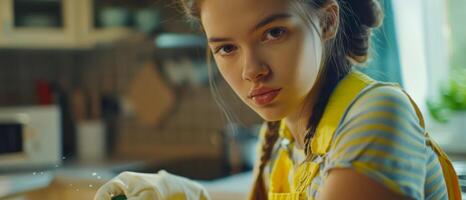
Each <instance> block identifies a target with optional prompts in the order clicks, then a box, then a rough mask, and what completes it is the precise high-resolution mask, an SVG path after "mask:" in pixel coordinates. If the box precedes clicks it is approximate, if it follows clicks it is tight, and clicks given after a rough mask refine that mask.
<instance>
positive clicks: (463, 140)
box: [427, 69, 466, 153]
mask: <svg viewBox="0 0 466 200" xmlns="http://www.w3.org/2000/svg"><path fill="white" fill-rule="evenodd" d="M427 108H428V109H429V112H430V116H431V117H432V118H433V119H434V120H435V121H437V122H439V123H440V124H441V126H443V127H445V129H444V130H445V132H442V133H441V134H442V135H441V137H444V138H443V139H444V140H446V141H448V143H447V144H446V145H447V147H448V148H449V149H451V150H450V151H452V152H457V153H466V145H465V144H466V69H455V70H453V73H452V75H451V78H450V79H449V80H448V81H447V82H446V83H445V84H444V85H443V86H441V89H440V97H439V98H438V99H437V100H435V101H434V100H428V101H427Z"/></svg>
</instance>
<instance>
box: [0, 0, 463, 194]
mask: <svg viewBox="0 0 466 200" xmlns="http://www.w3.org/2000/svg"><path fill="white" fill-rule="evenodd" d="M383 5H384V9H385V12H386V18H385V22H384V25H383V27H382V28H381V29H380V30H378V31H376V32H375V33H374V36H373V37H374V39H373V50H372V59H371V60H370V62H369V63H368V64H367V66H364V67H363V68H362V70H363V71H364V72H366V73H367V74H369V75H371V76H373V77H374V78H376V79H379V80H383V81H394V82H398V83H400V84H401V85H402V86H403V87H404V88H405V89H406V90H408V92H410V93H411V94H412V95H413V96H414V98H415V100H416V101H417V102H418V103H419V104H420V106H421V108H422V110H423V112H424V114H425V115H426V116H427V120H428V124H429V129H430V130H431V131H430V132H431V133H432V135H433V136H434V138H436V140H437V141H438V142H439V143H440V145H441V146H442V147H443V148H444V149H446V150H447V151H448V153H449V154H450V155H451V156H452V158H454V159H455V160H457V161H458V163H460V161H462V160H466V156H465V155H466V146H465V145H464V142H466V134H465V133H464V130H465V129H466V127H465V124H466V123H464V122H466V111H465V110H466V81H465V77H466V73H465V70H466V64H465V63H466V59H465V56H464V52H466V37H465V35H466V26H464V25H462V24H464V19H466V15H465V14H464V13H463V10H464V9H465V8H466V3H465V1H463V0H429V1H422V0H413V1H409V2H406V1H401V0H385V1H383ZM179 11H180V9H179V8H178V7H177V5H176V3H175V2H174V1H171V0H79V1H78V0H0V136H1V135H3V136H1V138H0V140H3V141H0V146H2V147H0V199H39V198H40V199H44V196H46V197H47V198H45V199H78V198H79V199H83V198H84V199H90V198H91V197H92V195H93V193H94V192H95V190H96V189H97V188H98V186H99V185H101V184H102V183H103V182H105V181H106V180H108V179H109V178H111V177H113V176H115V175H116V174H118V173H119V172H121V171H125V170H131V171H139V172H148V173H154V172H157V171H158V170H160V169H166V170H167V171H170V172H172V173H175V174H178V175H183V176H186V177H189V178H192V179H195V180H199V181H201V182H202V183H203V184H204V185H206V187H208V189H209V190H210V191H211V192H212V193H213V196H214V198H215V194H218V195H223V196H225V194H230V195H229V196H231V198H232V199H238V198H243V197H245V195H246V193H247V190H248V187H249V184H250V179H251V172H250V170H251V167H252V164H253V161H254V159H255V155H254V153H255V151H254V148H255V144H256V141H257V134H256V133H257V131H258V128H259V125H260V124H261V122H262V120H261V119H260V117H259V116H258V115H256V114H255V113H254V112H253V111H252V110H250V109H249V108H248V107H246V106H245V105H243V103H242V102H241V101H240V100H239V99H238V98H237V97H236V96H235V95H234V93H233V92H232V90H231V89H230V88H229V86H227V85H226V83H225V82H224V81H223V80H222V78H221V77H219V75H218V74H216V73H215V70H214V72H212V73H213V80H214V81H215V82H216V85H217V87H215V88H216V90H217V91H219V92H220V94H221V95H220V97H222V98H221V99H223V100H224V101H221V100H219V99H218V98H216V97H215V96H212V94H211V88H210V87H209V81H208V68H207V62H206V59H205V58H206V53H205V52H206V42H205V39H204V38H203V36H202V34H201V33H200V32H199V31H196V30H197V28H196V25H195V24H192V23H190V22H187V21H186V20H185V19H184V18H183V16H182V14H181V13H180V12H179ZM213 69H215V66H214V67H213ZM217 101H220V102H222V103H224V104H225V105H226V106H225V108H227V109H228V111H229V112H231V113H234V115H233V116H229V117H226V116H225V114H224V113H223V111H222V109H220V108H219V106H218V104H217ZM24 116H25V117H24ZM228 118H231V119H230V120H228ZM54 146H55V147H54ZM31 149H32V150H31ZM458 166H459V167H458V169H460V170H465V169H466V167H464V166H463V165H460V164H458ZM32 180H34V181H32Z"/></svg>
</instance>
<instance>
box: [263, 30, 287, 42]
mask: <svg viewBox="0 0 466 200" xmlns="http://www.w3.org/2000/svg"><path fill="white" fill-rule="evenodd" d="M286 32H287V30H286V29H285V28H283V27H278V28H272V29H269V30H268V31H266V32H265V35H264V38H263V41H269V40H278V39H280V38H282V37H283V36H284V35H285V34H286Z"/></svg>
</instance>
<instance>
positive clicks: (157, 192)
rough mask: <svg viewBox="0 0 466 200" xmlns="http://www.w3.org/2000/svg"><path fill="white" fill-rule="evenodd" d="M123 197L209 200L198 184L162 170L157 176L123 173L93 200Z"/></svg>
mask: <svg viewBox="0 0 466 200" xmlns="http://www.w3.org/2000/svg"><path fill="white" fill-rule="evenodd" d="M119 195H125V196H126V197H127V199H128V200H209V199H210V197H209V195H208V194H207V191H206V190H205V189H204V188H203V187H202V186H201V185H200V184H198V183H196V182H194V181H192V180H189V179H187V178H184V177H180V176H176V175H173V174H170V173H168V172H166V171H164V170H161V171H159V172H158V173H157V174H144V173H136V172H123V173H121V174H120V175H118V176H117V177H115V178H113V179H112V180H110V181H109V182H107V183H105V184H104V185H103V186H102V187H100V188H99V190H98V191H97V193H96V195H95V197H94V200H112V198H113V197H117V196H119Z"/></svg>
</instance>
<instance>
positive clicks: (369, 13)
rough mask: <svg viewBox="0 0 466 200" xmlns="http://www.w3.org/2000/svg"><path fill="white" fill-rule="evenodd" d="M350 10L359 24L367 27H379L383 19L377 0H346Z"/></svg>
mask: <svg viewBox="0 0 466 200" xmlns="http://www.w3.org/2000/svg"><path fill="white" fill-rule="evenodd" d="M348 4H349V6H350V7H351V10H352V12H353V13H354V15H356V16H357V17H358V19H359V22H360V23H361V25H364V26H367V27H369V28H375V27H379V26H380V25H381V24H382V21H383V17H384V16H383V11H382V7H381V6H380V2H379V1H377V0H348Z"/></svg>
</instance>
